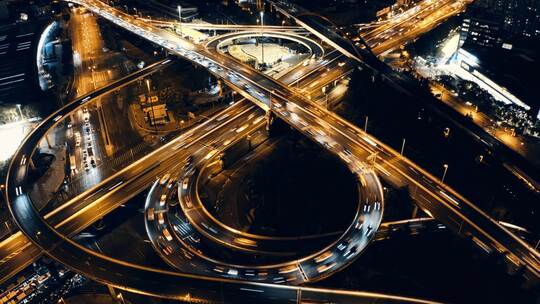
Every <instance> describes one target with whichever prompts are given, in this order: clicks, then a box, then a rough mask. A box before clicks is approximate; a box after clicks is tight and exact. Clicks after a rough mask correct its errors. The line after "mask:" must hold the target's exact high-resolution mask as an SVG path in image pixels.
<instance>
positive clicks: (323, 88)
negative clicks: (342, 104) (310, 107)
mask: <svg viewBox="0 0 540 304" xmlns="http://www.w3.org/2000/svg"><path fill="white" fill-rule="evenodd" d="M322 92H323V94H324V106H325V107H326V109H327V110H328V94H326V86H324V87H322Z"/></svg>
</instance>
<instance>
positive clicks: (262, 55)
mask: <svg viewBox="0 0 540 304" xmlns="http://www.w3.org/2000/svg"><path fill="white" fill-rule="evenodd" d="M260 14H261V36H263V35H264V11H261V12H260ZM261 61H262V62H261V63H262V64H264V41H263V40H262V39H261Z"/></svg>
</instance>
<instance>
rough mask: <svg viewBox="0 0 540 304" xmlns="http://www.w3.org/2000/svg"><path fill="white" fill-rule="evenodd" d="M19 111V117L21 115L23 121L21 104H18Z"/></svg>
mask: <svg viewBox="0 0 540 304" xmlns="http://www.w3.org/2000/svg"><path fill="white" fill-rule="evenodd" d="M17 109H19V115H21V120H23V119H24V117H23V114H22V110H21V104H19V103H18V104H17Z"/></svg>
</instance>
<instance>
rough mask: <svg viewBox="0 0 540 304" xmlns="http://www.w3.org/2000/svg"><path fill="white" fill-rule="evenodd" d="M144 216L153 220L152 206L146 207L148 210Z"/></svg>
mask: <svg viewBox="0 0 540 304" xmlns="http://www.w3.org/2000/svg"><path fill="white" fill-rule="evenodd" d="M146 217H147V219H148V220H149V221H153V220H154V217H155V214H154V208H148V210H147V211H146Z"/></svg>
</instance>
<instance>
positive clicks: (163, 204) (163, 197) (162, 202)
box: [159, 194, 167, 206]
mask: <svg viewBox="0 0 540 304" xmlns="http://www.w3.org/2000/svg"><path fill="white" fill-rule="evenodd" d="M165 202H167V194H162V195H161V197H160V198H159V205H160V206H165Z"/></svg>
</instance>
